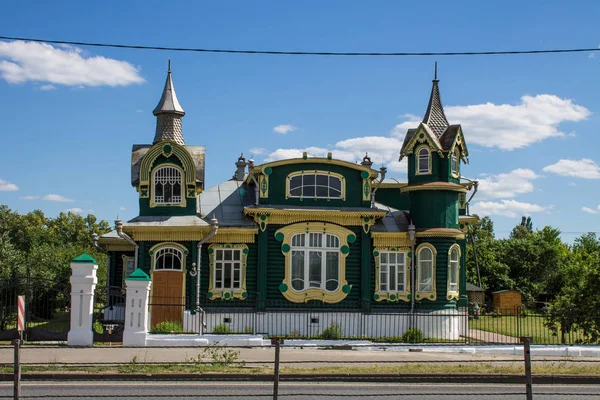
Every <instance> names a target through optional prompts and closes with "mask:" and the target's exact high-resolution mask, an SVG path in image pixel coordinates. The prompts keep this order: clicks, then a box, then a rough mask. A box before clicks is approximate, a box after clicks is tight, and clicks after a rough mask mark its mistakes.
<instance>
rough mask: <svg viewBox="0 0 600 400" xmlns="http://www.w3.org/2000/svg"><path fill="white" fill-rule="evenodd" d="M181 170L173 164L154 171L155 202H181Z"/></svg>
mask: <svg viewBox="0 0 600 400" xmlns="http://www.w3.org/2000/svg"><path fill="white" fill-rule="evenodd" d="M181 198H182V196H181V171H180V170H179V169H178V168H175V167H171V166H164V167H159V168H157V169H156V170H155V171H154V204H181Z"/></svg>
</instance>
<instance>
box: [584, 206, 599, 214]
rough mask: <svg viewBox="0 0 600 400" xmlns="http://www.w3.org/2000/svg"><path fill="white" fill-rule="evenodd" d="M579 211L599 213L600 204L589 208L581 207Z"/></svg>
mask: <svg viewBox="0 0 600 400" xmlns="http://www.w3.org/2000/svg"><path fill="white" fill-rule="evenodd" d="M581 211H583V212H586V213H589V214H598V213H600V205H598V207H596V208H595V209H594V208H589V207H581Z"/></svg>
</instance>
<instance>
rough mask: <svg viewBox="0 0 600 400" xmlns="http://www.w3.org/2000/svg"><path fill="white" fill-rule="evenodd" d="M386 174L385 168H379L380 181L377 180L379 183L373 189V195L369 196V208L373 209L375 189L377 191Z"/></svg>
mask: <svg viewBox="0 0 600 400" xmlns="http://www.w3.org/2000/svg"><path fill="white" fill-rule="evenodd" d="M386 172H387V168H386V167H381V168H379V176H381V179H379V183H377V186H376V187H375V189H373V194H372V195H371V208H375V193H377V189H379V186H381V183H382V182H383V180H384V179H385V173H386Z"/></svg>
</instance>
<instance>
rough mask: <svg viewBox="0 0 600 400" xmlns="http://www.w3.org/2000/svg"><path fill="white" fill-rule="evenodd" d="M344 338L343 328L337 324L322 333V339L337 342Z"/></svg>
mask: <svg viewBox="0 0 600 400" xmlns="http://www.w3.org/2000/svg"><path fill="white" fill-rule="evenodd" d="M343 336H344V332H343V331H342V327H341V326H340V325H339V324H337V323H335V322H334V323H332V324H331V325H329V326H328V327H327V328H325V329H323V332H321V339H329V340H337V339H341V338H342V337H343Z"/></svg>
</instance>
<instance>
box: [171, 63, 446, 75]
mask: <svg viewBox="0 0 600 400" xmlns="http://www.w3.org/2000/svg"><path fill="white" fill-rule="evenodd" d="M436 65H437V63H436ZM436 68H437V67H436ZM167 72H168V73H171V60H169V70H168V71H167Z"/></svg>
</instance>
